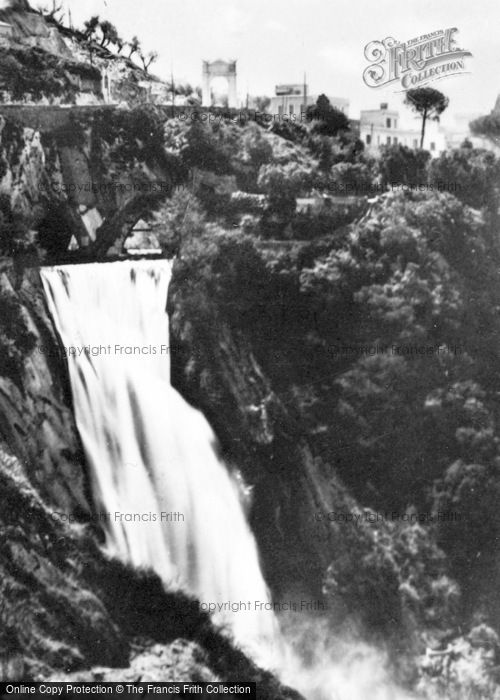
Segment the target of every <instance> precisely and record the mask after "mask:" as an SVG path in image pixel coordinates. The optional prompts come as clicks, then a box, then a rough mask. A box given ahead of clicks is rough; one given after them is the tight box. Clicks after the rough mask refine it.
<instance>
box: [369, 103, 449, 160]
mask: <svg viewBox="0 0 500 700" xmlns="http://www.w3.org/2000/svg"><path fill="white" fill-rule="evenodd" d="M359 137H360V139H361V140H362V141H363V143H364V144H365V147H366V149H367V151H368V152H371V153H373V154H376V153H378V151H379V149H380V147H381V146H393V145H397V144H401V145H403V146H407V147H408V148H419V147H420V125H419V128H414V129H409V128H406V127H403V126H402V125H401V120H400V116H399V112H398V110H397V109H389V105H388V104H387V102H382V103H381V105H380V108H379V109H364V110H361V117H360V123H359ZM424 148H425V149H426V150H428V151H430V152H431V155H432V156H436V155H439V154H440V153H442V151H444V150H445V148H446V140H445V135H444V131H443V130H442V129H441V128H440V126H439V124H437V123H436V122H434V121H431V120H429V121H427V124H426V125H425V138H424Z"/></svg>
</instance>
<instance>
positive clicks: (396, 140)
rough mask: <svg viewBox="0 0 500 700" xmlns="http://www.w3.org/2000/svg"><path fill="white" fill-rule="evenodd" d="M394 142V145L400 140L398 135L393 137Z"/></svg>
mask: <svg viewBox="0 0 500 700" xmlns="http://www.w3.org/2000/svg"><path fill="white" fill-rule="evenodd" d="M392 142H393V144H394V145H396V144H397V142H398V137H397V136H394V138H393V139H392Z"/></svg>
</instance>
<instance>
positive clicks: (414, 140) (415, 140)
mask: <svg viewBox="0 0 500 700" xmlns="http://www.w3.org/2000/svg"><path fill="white" fill-rule="evenodd" d="M413 148H418V140H417V139H413Z"/></svg>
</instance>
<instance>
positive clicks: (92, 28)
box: [83, 15, 100, 41]
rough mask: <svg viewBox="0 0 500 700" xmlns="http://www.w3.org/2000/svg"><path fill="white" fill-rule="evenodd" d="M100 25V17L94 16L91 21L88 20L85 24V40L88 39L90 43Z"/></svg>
mask: <svg viewBox="0 0 500 700" xmlns="http://www.w3.org/2000/svg"><path fill="white" fill-rule="evenodd" d="M99 24H100V19H99V15H93V16H92V17H91V18H90V19H88V20H87V21H86V22H85V24H84V27H85V29H84V30H83V35H84V37H85V39H87V41H90V40H91V39H92V38H93V37H94V35H95V33H96V30H97V28H98V27H99Z"/></svg>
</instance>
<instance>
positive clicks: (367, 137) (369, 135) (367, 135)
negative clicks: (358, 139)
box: [366, 134, 372, 146]
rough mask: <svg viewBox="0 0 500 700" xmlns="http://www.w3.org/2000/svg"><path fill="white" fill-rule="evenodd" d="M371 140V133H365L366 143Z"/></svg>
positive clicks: (369, 142)
mask: <svg viewBox="0 0 500 700" xmlns="http://www.w3.org/2000/svg"><path fill="white" fill-rule="evenodd" d="M371 142H372V137H371V134H366V145H367V146H369V145H370V144H371Z"/></svg>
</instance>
